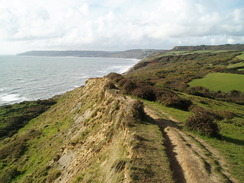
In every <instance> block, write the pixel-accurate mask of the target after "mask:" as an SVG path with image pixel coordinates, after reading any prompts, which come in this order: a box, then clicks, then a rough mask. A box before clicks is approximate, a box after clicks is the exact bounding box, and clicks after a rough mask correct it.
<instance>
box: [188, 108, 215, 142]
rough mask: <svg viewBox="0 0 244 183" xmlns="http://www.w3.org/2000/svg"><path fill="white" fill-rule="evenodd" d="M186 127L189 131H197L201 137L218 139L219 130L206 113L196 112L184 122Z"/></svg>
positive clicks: (213, 120)
mask: <svg viewBox="0 0 244 183" xmlns="http://www.w3.org/2000/svg"><path fill="white" fill-rule="evenodd" d="M186 127H187V129H189V130H192V131H197V132H198V133H200V134H201V135H205V136H209V137H219V136H220V134H219V132H220V130H219V127H218V124H217V122H216V120H215V119H214V118H213V117H212V116H209V114H208V113H206V112H198V113H195V114H194V115H192V116H190V117H189V118H188V119H187V120H186Z"/></svg>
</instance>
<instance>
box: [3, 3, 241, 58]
mask: <svg viewBox="0 0 244 183" xmlns="http://www.w3.org/2000/svg"><path fill="white" fill-rule="evenodd" d="M234 2H235V3H234ZM0 12H1V14H0V41H1V44H0V54H3V53H16V52H20V51H25V50H33V49H100V50H103V49H106V50H111V49H114V50H118V49H120V50H121V49H131V48H170V47H172V46H174V45H177V44H181V45H184V44H187V45H189V44H225V43H243V40H244V3H243V2H242V0H235V1H231V0H221V1H220V0H171V1H168V0H154V1H151V0H143V1H142V0H133V1H131V0H103V1H99V0H89V1H88V0H69V1H67V0H25V1H24V2H23V1H19V0H0Z"/></svg>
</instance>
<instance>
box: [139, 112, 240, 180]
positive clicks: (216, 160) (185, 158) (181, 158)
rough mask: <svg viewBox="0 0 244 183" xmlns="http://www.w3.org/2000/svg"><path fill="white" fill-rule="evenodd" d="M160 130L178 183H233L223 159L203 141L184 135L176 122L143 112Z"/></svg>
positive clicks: (193, 136)
mask: <svg viewBox="0 0 244 183" xmlns="http://www.w3.org/2000/svg"><path fill="white" fill-rule="evenodd" d="M144 111H145V113H146V114H147V115H148V116H150V117H151V118H152V119H154V120H155V122H156V123H157V124H158V126H159V127H160V130H161V132H162V135H163V137H164V139H165V142H164V145H165V147H166V151H167V155H168V157H169V160H170V165H171V166H170V168H171V170H172V172H173V177H174V180H175V182H176V183H220V182H221V183H233V182H237V181H236V180H234V179H232V178H231V176H230V174H229V173H228V169H227V168H226V164H225V162H224V159H223V158H222V157H221V156H220V155H219V153H218V152H217V151H216V150H215V149H213V148H212V147H211V146H210V145H208V144H207V143H206V142H204V141H203V140H202V139H200V138H198V137H196V136H195V135H193V134H191V133H189V132H185V131H182V130H181V129H180V127H179V126H178V125H177V121H176V120H175V119H174V118H172V117H171V116H169V119H174V121H171V120H165V119H161V118H160V117H159V115H158V114H157V113H156V112H155V111H153V110H151V109H149V108H148V107H145V108H144Z"/></svg>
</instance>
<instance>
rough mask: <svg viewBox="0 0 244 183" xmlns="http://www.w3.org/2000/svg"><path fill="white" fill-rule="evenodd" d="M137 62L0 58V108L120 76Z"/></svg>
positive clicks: (34, 57)
mask: <svg viewBox="0 0 244 183" xmlns="http://www.w3.org/2000/svg"><path fill="white" fill-rule="evenodd" d="M138 61H139V60H137V59H124V58H98V57H37V56H0V106H2V105H8V104H14V103H18V102H22V101H29V100H37V99H47V98H50V97H53V96H55V95H59V94H63V93H65V92H66V91H69V90H72V89H74V88H76V87H79V86H82V85H84V83H85V81H86V80H87V79H88V78H94V77H102V76H105V75H107V74H109V73H111V72H116V73H124V72H126V71H127V70H128V69H129V68H131V67H132V66H133V65H135V64H136V63H137V62H138Z"/></svg>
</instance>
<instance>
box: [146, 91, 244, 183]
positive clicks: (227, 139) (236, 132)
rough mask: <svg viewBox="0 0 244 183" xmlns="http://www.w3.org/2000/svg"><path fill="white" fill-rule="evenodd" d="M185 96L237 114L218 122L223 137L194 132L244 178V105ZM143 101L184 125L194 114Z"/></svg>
mask: <svg viewBox="0 0 244 183" xmlns="http://www.w3.org/2000/svg"><path fill="white" fill-rule="evenodd" d="M184 96H185V97H186V98H187V99H191V100H192V101H193V102H194V104H196V105H198V106H201V107H204V108H206V109H209V110H215V111H219V112H220V111H221V112H224V111H228V112H233V113H235V114H236V115H237V116H236V117H234V118H232V119H228V117H226V118H224V119H223V120H221V121H219V122H218V125H219V127H220V133H221V136H222V139H221V138H210V137H206V136H202V135H200V134H198V133H195V132H194V134H195V135H197V136H198V137H200V138H202V139H204V140H205V141H206V142H207V143H209V144H210V145H211V146H212V147H214V148H216V149H217V150H218V151H219V152H220V153H221V155H222V156H224V157H225V159H226V161H227V164H228V165H229V168H230V172H231V173H232V174H233V175H234V176H235V177H236V178H237V179H238V180H240V181H241V180H244V175H243V167H244V159H243V152H244V146H243V144H244V135H243V129H244V112H243V111H244V107H243V106H241V105H238V104H232V103H228V102H222V101H215V100H212V99H205V98H203V97H196V96H192V95H186V94H184ZM142 101H143V102H144V104H145V105H146V106H148V107H150V108H151V109H153V110H154V111H156V112H157V113H158V114H161V117H162V118H164V119H169V117H173V118H174V119H176V120H178V121H181V122H182V125H184V123H185V120H186V119H187V118H188V117H189V116H191V115H192V114H193V113H192V112H189V111H188V112H187V111H181V110H177V109H172V108H168V107H165V106H163V105H162V104H159V103H157V102H150V101H146V100H142ZM216 163H217V162H216Z"/></svg>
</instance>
